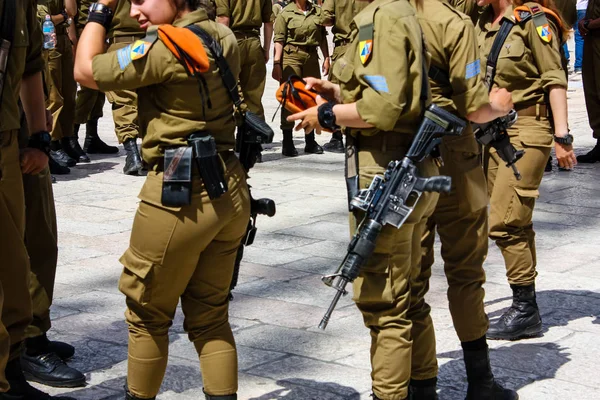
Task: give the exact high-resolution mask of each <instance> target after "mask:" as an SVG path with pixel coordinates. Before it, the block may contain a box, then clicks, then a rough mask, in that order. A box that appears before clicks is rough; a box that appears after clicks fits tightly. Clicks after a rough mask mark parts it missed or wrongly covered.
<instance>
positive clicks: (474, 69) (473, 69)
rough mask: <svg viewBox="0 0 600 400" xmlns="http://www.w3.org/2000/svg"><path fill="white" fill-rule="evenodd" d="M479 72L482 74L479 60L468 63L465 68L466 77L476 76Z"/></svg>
mask: <svg viewBox="0 0 600 400" xmlns="http://www.w3.org/2000/svg"><path fill="white" fill-rule="evenodd" d="M479 74H481V62H480V61H479V60H475V61H472V62H470V63H468V64H467V67H466V69H465V79H471V78H474V77H476V76H477V75H479Z"/></svg>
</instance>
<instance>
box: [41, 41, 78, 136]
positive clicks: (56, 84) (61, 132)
mask: <svg viewBox="0 0 600 400" xmlns="http://www.w3.org/2000/svg"><path fill="white" fill-rule="evenodd" d="M73 68H74V59H73V46H72V45H71V41H70V40H69V37H68V36H67V35H66V34H58V35H57V36H56V48H55V49H54V50H48V70H49V73H48V74H47V78H48V79H47V85H48V99H47V100H46V108H47V109H48V110H50V111H51V112H52V116H53V118H54V121H53V126H52V132H51V133H52V140H60V139H62V138H63V137H70V136H73V121H74V119H75V93H76V92H77V84H76V83H75V78H74V76H73Z"/></svg>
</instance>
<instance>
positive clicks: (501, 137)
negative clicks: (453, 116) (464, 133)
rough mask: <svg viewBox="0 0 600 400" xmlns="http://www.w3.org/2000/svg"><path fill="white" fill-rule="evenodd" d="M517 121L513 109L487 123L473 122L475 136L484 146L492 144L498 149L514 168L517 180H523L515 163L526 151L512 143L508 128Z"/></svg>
mask: <svg viewBox="0 0 600 400" xmlns="http://www.w3.org/2000/svg"><path fill="white" fill-rule="evenodd" d="M515 122H517V112H516V111H515V110H511V111H510V112H509V113H508V115H505V116H504V117H500V118H496V119H495V120H493V121H491V122H487V123H485V124H473V128H474V132H473V133H475V138H476V139H477V141H478V142H479V143H481V144H482V145H484V146H487V145H490V146H492V147H493V148H495V149H496V151H497V152H498V156H499V157H500V158H501V159H502V161H504V162H505V163H506V166H507V167H510V168H512V170H513V174H515V178H517V180H521V173H520V172H519V170H518V169H517V166H516V165H515V164H516V162H517V161H519V159H520V158H521V157H523V154H525V152H524V151H523V150H517V149H515V147H514V146H513V145H512V144H511V143H510V137H509V136H508V133H507V132H506V130H507V129H508V128H510V127H511V126H513V124H514V123H515Z"/></svg>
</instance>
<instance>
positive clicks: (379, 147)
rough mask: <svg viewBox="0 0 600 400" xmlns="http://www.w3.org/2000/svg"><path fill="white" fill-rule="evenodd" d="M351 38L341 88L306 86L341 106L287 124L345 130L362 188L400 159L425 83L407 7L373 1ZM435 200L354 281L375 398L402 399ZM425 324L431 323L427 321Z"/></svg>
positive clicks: (388, 234) (417, 35)
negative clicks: (412, 314) (416, 282)
mask: <svg viewBox="0 0 600 400" xmlns="http://www.w3.org/2000/svg"><path fill="white" fill-rule="evenodd" d="M351 37H352V38H353V39H352V42H351V43H350V45H349V47H348V50H347V51H346V53H345V54H344V55H343V56H342V58H340V59H339V60H338V61H336V63H335V65H334V67H333V71H332V72H333V76H334V77H335V79H337V82H340V83H339V86H338V85H335V84H332V83H331V82H326V81H321V80H317V79H312V78H307V80H308V86H309V87H313V88H314V89H316V90H317V91H319V92H321V93H322V94H324V97H327V98H329V99H336V100H337V102H338V103H343V104H336V105H332V103H323V104H322V105H320V106H319V107H313V108H311V109H309V110H307V111H304V112H301V113H298V114H294V115H292V116H290V118H289V120H290V121H293V120H298V119H302V120H303V121H302V122H301V123H300V124H299V125H298V128H297V129H301V128H304V129H305V130H306V131H307V132H308V131H311V130H312V129H314V128H315V127H316V128H317V129H320V127H321V126H322V127H324V128H329V129H331V128H332V127H333V126H334V125H340V126H344V127H347V128H349V129H350V131H351V134H352V139H351V138H348V139H349V141H354V143H355V144H357V154H358V157H357V158H358V159H357V161H358V163H357V164H358V175H359V181H360V183H359V185H360V187H361V188H364V187H367V186H368V184H369V183H370V182H371V181H372V179H373V177H374V175H376V174H382V173H383V172H384V171H385V169H386V167H387V165H388V163H389V162H390V161H391V160H400V159H402V157H403V156H404V155H405V153H406V151H407V149H408V147H409V145H410V142H411V139H412V137H413V135H414V133H415V132H416V131H417V129H418V125H419V122H420V121H421V112H422V110H423V109H424V106H425V104H424V103H426V101H425V99H422V97H426V96H424V95H428V94H429V93H428V88H427V87H423V84H424V79H425V82H426V79H427V78H426V77H425V76H423V70H424V64H423V63H424V62H425V60H424V49H423V43H422V40H423V39H422V34H421V28H420V27H419V23H418V22H417V19H416V16H415V12H414V9H413V8H412V7H411V6H410V4H409V3H408V1H406V0H375V1H372V2H371V4H369V5H368V6H367V7H366V8H365V9H364V10H363V11H362V12H360V13H359V14H358V15H357V16H356V17H355V18H354V23H353V32H352V34H351ZM399 76H404V77H410V79H398V77H399ZM317 109H318V110H317ZM318 114H320V115H321V118H318V117H317V115H318ZM325 115H329V117H328V118H327V120H324V118H322V117H324V116H325ZM328 122H329V123H328ZM349 166H350V163H349ZM349 169H350V168H349ZM419 170H420V173H421V175H423V176H432V175H437V173H438V167H437V166H436V164H435V162H434V161H433V160H432V159H431V157H428V158H426V159H425V160H424V161H423V162H422V163H421V164H420V165H419ZM348 172H349V175H352V174H353V171H348ZM365 185H367V186H365ZM437 198H438V196H437V195H435V194H433V193H424V194H423V196H422V197H421V198H420V200H419V203H417V205H416V208H415V210H414V211H413V212H412V214H410V216H409V218H408V220H407V221H406V222H405V223H404V225H402V227H401V228H400V229H396V228H393V227H391V226H389V225H387V226H385V227H384V228H383V230H382V232H381V234H380V236H379V238H378V240H377V247H376V249H375V252H374V254H373V256H372V257H371V259H369V260H368V261H367V262H366V265H365V266H364V267H363V268H362V270H361V272H360V275H359V277H358V278H357V279H356V280H355V281H354V287H353V289H354V300H355V302H356V304H357V306H358V308H359V310H360V311H361V313H362V314H363V319H364V323H365V325H366V326H367V327H368V328H369V329H370V331H371V343H372V344H371V364H372V373H371V377H372V379H373V392H374V397H375V399H382V400H402V399H406V398H408V384H409V381H410V377H411V352H412V348H411V347H412V342H411V322H410V319H409V318H408V317H407V310H408V308H409V303H410V286H409V279H410V275H411V269H412V268H417V266H418V263H419V262H420V258H421V234H422V230H423V226H424V222H425V221H426V218H427V217H429V216H430V215H431V213H432V212H433V209H434V207H435V203H436V201H437ZM357 217H358V215H357ZM424 324H425V325H426V324H431V320H428V321H425V323H424Z"/></svg>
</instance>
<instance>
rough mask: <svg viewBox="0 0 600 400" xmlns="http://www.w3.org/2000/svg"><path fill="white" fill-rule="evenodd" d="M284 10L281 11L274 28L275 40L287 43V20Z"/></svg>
mask: <svg viewBox="0 0 600 400" xmlns="http://www.w3.org/2000/svg"><path fill="white" fill-rule="evenodd" d="M283 15H284V14H283V12H280V13H279V15H278V16H277V19H276V20H275V27H274V28H273V32H274V34H273V41H274V42H281V43H285V39H286V38H287V21H286V20H285V17H284V16H283Z"/></svg>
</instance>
